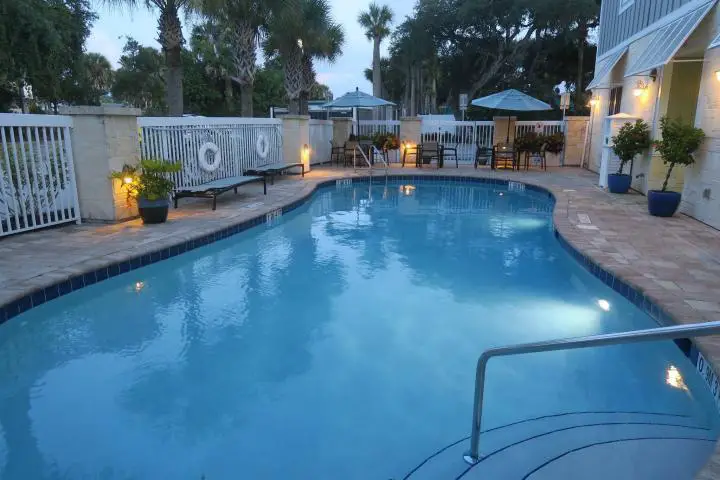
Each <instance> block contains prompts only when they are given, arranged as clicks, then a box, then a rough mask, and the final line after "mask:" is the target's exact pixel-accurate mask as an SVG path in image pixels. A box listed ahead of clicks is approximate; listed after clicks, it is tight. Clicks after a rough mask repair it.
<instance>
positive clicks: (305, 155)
mask: <svg viewBox="0 0 720 480" xmlns="http://www.w3.org/2000/svg"><path fill="white" fill-rule="evenodd" d="M302 161H303V163H304V162H309V161H310V145H308V144H307V143H306V144H305V145H303V146H302Z"/></svg>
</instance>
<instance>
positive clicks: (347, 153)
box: [343, 140, 359, 167]
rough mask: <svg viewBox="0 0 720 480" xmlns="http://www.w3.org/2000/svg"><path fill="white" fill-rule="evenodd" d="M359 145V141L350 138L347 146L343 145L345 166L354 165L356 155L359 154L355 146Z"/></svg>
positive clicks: (346, 143)
mask: <svg viewBox="0 0 720 480" xmlns="http://www.w3.org/2000/svg"><path fill="white" fill-rule="evenodd" d="M358 145H359V143H358V142H357V141H355V140H348V141H347V142H345V146H344V147H343V160H344V161H343V166H344V167H347V166H348V165H349V166H351V167H352V166H353V161H354V159H355V156H356V155H359V154H356V153H355V147H357V146H358Z"/></svg>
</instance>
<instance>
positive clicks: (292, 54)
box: [283, 47, 303, 115]
mask: <svg viewBox="0 0 720 480" xmlns="http://www.w3.org/2000/svg"><path fill="white" fill-rule="evenodd" d="M283 70H284V73H285V93H287V97H288V102H289V105H288V111H289V113H290V114H291V115H299V114H300V94H301V93H302V89H303V66H302V51H301V50H300V49H299V48H297V47H294V48H293V49H292V50H291V51H289V52H288V53H287V54H286V55H285V56H284V57H283Z"/></svg>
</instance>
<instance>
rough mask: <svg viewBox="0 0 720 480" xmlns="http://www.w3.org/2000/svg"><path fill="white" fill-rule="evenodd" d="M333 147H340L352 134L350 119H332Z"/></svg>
mask: <svg viewBox="0 0 720 480" xmlns="http://www.w3.org/2000/svg"><path fill="white" fill-rule="evenodd" d="M332 122H333V138H332V142H333V145H334V146H336V147H342V146H343V145H345V142H347V141H348V138H350V134H351V133H352V127H353V120H352V118H349V117H348V118H333V119H332Z"/></svg>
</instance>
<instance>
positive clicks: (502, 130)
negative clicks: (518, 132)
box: [493, 116, 517, 145]
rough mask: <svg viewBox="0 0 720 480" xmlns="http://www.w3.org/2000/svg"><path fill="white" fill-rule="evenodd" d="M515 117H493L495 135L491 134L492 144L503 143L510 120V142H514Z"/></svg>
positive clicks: (505, 139)
mask: <svg viewBox="0 0 720 480" xmlns="http://www.w3.org/2000/svg"><path fill="white" fill-rule="evenodd" d="M516 121H517V117H507V116H500V117H493V122H495V135H494V136H493V145H497V144H498V143H505V142H506V141H507V137H508V122H510V143H513V142H515V122H516Z"/></svg>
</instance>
